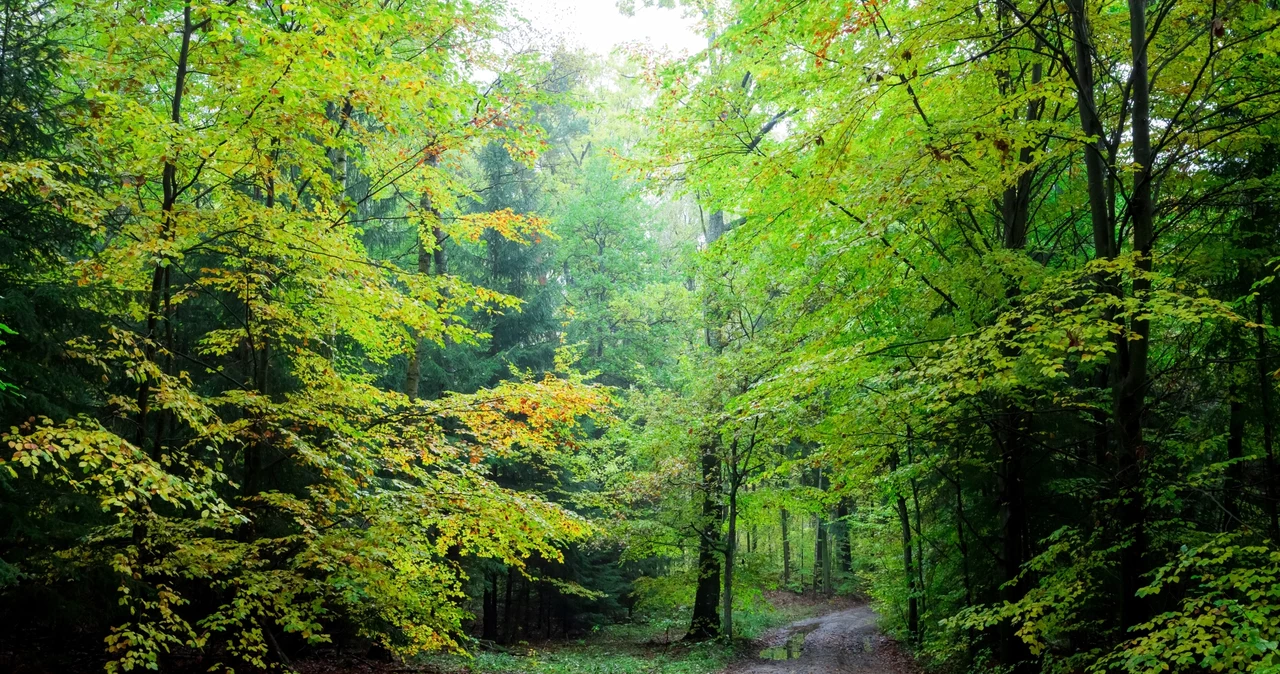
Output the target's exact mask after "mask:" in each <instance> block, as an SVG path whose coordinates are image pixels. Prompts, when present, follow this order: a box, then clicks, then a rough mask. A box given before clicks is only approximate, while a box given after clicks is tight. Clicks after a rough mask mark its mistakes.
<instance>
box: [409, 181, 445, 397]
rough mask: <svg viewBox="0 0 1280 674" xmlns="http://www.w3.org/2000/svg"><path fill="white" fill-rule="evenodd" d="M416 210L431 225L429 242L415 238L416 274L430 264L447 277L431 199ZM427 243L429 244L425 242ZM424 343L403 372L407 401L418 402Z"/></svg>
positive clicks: (436, 212) (417, 345) (441, 237)
mask: <svg viewBox="0 0 1280 674" xmlns="http://www.w3.org/2000/svg"><path fill="white" fill-rule="evenodd" d="M436 161H437V160H436V158H435V157H434V156H433V157H432V158H431V159H430V160H428V162H427V163H428V165H429V166H431V167H435V166H436ZM418 208H419V209H421V211H422V212H423V213H424V214H425V217H426V218H427V220H428V221H429V222H430V223H431V234H432V236H431V240H429V239H428V238H427V237H425V236H422V235H421V233H419V236H418V273H419V274H429V273H432V272H431V266H432V263H434V264H435V275H436V276H443V275H445V274H446V273H448V269H447V259H446V258H445V252H444V242H445V239H446V238H447V237H446V235H445V233H444V232H443V231H442V230H441V229H440V210H439V209H437V208H436V207H435V204H434V203H432V201H431V195H429V194H426V193H425V192H424V193H423V195H422V199H421V200H420V201H419V203H418ZM429 241H430V242H429ZM426 350H427V340H425V339H422V338H419V339H418V340H417V341H416V343H415V344H414V347H413V353H411V354H409V365H408V367H407V368H406V370H405V376H404V386H403V388H402V390H403V391H404V394H405V395H407V396H409V399H410V400H416V399H417V398H418V388H419V382H420V381H421V380H422V361H423V359H425V358H426V357H427V353H426Z"/></svg>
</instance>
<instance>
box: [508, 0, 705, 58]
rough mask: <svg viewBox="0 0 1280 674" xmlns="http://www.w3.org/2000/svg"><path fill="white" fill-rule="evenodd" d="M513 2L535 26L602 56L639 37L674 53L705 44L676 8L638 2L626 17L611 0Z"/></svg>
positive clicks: (693, 23) (518, 0) (693, 49)
mask: <svg viewBox="0 0 1280 674" xmlns="http://www.w3.org/2000/svg"><path fill="white" fill-rule="evenodd" d="M636 4H637V5H640V4H641V3H640V2H637V3H636ZM511 6H512V7H513V8H515V9H516V11H518V12H519V13H520V14H521V15H523V16H524V17H526V18H528V19H529V21H530V23H532V24H533V27H534V28H535V29H537V30H538V31H540V32H545V33H549V34H551V35H553V36H561V37H563V38H564V40H565V42H566V43H568V44H569V45H570V46H579V47H585V48H586V49H588V50H590V51H592V52H595V53H597V54H600V55H602V56H607V55H608V54H609V53H610V52H611V51H613V49H614V48H615V47H619V46H622V45H626V44H632V43H637V42H638V43H641V44H644V45H647V46H649V47H651V48H657V49H666V50H669V51H671V52H672V53H673V54H679V53H681V52H685V51H687V52H696V51H699V50H700V49H702V48H703V47H705V46H706V44H707V41H706V38H704V37H702V36H700V35H699V34H698V32H697V30H696V26H695V22H694V20H693V19H691V18H687V17H685V16H684V13H683V11H682V10H679V9H660V8H657V7H636V11H635V15H634V16H625V15H623V14H622V13H621V12H619V11H618V8H617V3H616V1H615V0H512V3H511Z"/></svg>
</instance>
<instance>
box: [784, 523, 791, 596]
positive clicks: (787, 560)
mask: <svg viewBox="0 0 1280 674" xmlns="http://www.w3.org/2000/svg"><path fill="white" fill-rule="evenodd" d="M787 517H788V515H787V509H786V508H782V586H783V587H784V588H786V587H790V586H791V539H790V538H789V537H788V533H789V532H788V531H787Z"/></svg>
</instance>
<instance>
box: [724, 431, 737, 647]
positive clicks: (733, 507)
mask: <svg viewBox="0 0 1280 674" xmlns="http://www.w3.org/2000/svg"><path fill="white" fill-rule="evenodd" d="M734 444H735V445H736V444H737V441H736V440H735V441H734ZM734 458H736V457H732V458H731V459H730V461H731V463H730V465H734V464H733V463H732V461H733V460H734ZM732 482H733V484H731V485H729V533H728V535H727V536H725V545H724V609H723V613H724V620H723V622H722V625H723V628H722V629H723V632H724V638H725V639H727V640H729V641H732V640H733V563H734V557H735V553H736V552H737V549H738V485H737V482H738V481H737V479H736V478H735V479H733V480H732Z"/></svg>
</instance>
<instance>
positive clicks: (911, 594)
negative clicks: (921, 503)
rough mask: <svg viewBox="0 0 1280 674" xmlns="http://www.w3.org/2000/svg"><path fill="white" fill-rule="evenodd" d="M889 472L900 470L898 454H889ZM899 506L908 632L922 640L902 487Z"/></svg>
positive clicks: (908, 515) (907, 514) (899, 490)
mask: <svg viewBox="0 0 1280 674" xmlns="http://www.w3.org/2000/svg"><path fill="white" fill-rule="evenodd" d="M889 470H890V471H897V470H898V452H897V450H894V451H893V452H892V453H891V454H889ZM896 492H897V506H898V525H899V526H900V527H902V568H903V571H904V573H905V574H906V577H907V631H908V633H910V635H911V640H912V641H913V642H916V641H918V640H919V638H920V608H919V604H918V603H917V599H916V595H917V592H916V574H915V564H914V563H913V561H912V559H911V557H912V542H911V515H910V514H909V513H908V511H907V499H906V497H905V496H903V493H902V492H903V490H902V488H901V487H899V488H898V489H896Z"/></svg>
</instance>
